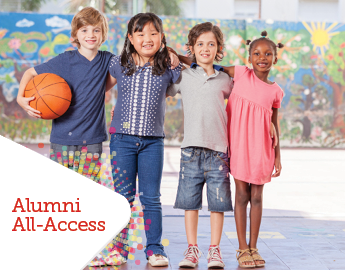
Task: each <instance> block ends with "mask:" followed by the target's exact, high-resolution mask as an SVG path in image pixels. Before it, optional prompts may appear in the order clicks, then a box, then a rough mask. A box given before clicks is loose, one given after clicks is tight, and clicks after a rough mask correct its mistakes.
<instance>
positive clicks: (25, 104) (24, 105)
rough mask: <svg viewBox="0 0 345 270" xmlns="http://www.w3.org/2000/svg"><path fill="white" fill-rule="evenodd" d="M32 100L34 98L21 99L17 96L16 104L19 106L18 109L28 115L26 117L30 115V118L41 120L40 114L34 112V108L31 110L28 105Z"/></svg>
mask: <svg viewBox="0 0 345 270" xmlns="http://www.w3.org/2000/svg"><path fill="white" fill-rule="evenodd" d="M34 99H35V97H31V98H26V97H21V96H19V95H18V96H17V102H18V104H19V105H20V107H22V108H23V109H24V111H26V112H27V113H28V115H30V116H31V117H34V118H42V117H41V115H40V114H41V112H40V111H37V110H35V109H34V108H32V107H31V106H30V105H29V102H30V101H31V100H34Z"/></svg>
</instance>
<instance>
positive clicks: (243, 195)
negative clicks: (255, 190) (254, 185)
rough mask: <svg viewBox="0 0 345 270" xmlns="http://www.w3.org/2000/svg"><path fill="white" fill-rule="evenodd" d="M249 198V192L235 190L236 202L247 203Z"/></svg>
mask: <svg viewBox="0 0 345 270" xmlns="http://www.w3.org/2000/svg"><path fill="white" fill-rule="evenodd" d="M249 199H250V193H248V192H245V191H237V190H236V204H239V205H247V204H248V202H249Z"/></svg>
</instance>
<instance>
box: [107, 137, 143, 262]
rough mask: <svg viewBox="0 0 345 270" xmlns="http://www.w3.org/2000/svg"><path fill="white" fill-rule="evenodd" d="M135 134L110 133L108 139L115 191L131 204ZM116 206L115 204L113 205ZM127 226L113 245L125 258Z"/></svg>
mask: <svg viewBox="0 0 345 270" xmlns="http://www.w3.org/2000/svg"><path fill="white" fill-rule="evenodd" d="M135 143H136V142H135V136H131V135H125V134H117V133H115V134H112V135H111V139H110V153H111V154H112V159H111V166H112V173H113V180H114V189H115V192H117V193H119V194H121V195H123V196H124V197H125V198H126V199H127V200H128V202H129V203H130V204H131V206H132V203H133V201H134V198H135V193H136V175H137V157H138V156H137V149H136V148H137V146H136V144H135ZM114 207H115V208H116V205H115V206H114ZM127 239H128V226H127V227H126V228H124V229H123V230H122V231H121V232H120V233H119V234H118V235H117V236H116V241H115V243H114V244H115V246H116V248H117V249H118V251H119V252H120V254H121V255H122V256H123V257H124V258H126V259H127V257H128V252H129V246H128V240H127Z"/></svg>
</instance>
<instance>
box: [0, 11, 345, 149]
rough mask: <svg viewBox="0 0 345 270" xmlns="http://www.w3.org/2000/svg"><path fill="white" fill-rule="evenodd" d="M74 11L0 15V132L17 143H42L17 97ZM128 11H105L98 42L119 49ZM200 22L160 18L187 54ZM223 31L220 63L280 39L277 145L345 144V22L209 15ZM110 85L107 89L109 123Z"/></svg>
mask: <svg viewBox="0 0 345 270" xmlns="http://www.w3.org/2000/svg"><path fill="white" fill-rule="evenodd" d="M72 17H73V16H72V15H58V16H57V15H49V14H32V13H0V135H2V136H6V137H8V138H11V139H12V140H15V141H17V142H35V143H37V142H48V141H49V134H50V129H51V122H50V121H46V120H34V119H32V118H30V117H29V116H28V115H27V114H26V113H25V112H24V111H23V110H22V109H21V107H20V106H19V105H18V104H17V103H16V96H17V93H18V86H19V82H20V79H21V77H22V75H23V73H24V72H25V70H26V69H28V68H30V67H33V66H35V65H37V64H40V63H42V62H44V61H47V60H49V59H50V58H52V57H54V56H56V55H58V54H59V53H62V52H63V51H65V50H74V49H76V48H75V47H73V45H71V43H70V41H71V39H70V22H71V20H72ZM129 19H130V18H129V17H122V16H118V17H116V16H110V15H109V16H108V20H109V26H110V27H109V38H108V41H107V42H106V43H105V44H104V45H103V46H102V47H101V50H108V51H110V52H113V53H114V54H119V53H120V52H121V50H122V46H123V43H124V37H125V34H126V26H127V22H128V20H129ZM203 21H205V20H201V19H200V20H193V19H183V18H175V17H166V18H163V24H164V31H165V35H166V37H167V42H168V45H169V46H171V47H172V48H175V49H176V51H178V52H180V53H183V54H185V53H186V48H185V45H184V44H185V43H186V42H187V36H188V31H189V29H190V28H191V27H192V26H194V25H195V24H197V23H200V22H203ZM210 21H211V22H213V23H214V24H216V25H218V26H219V27H220V28H221V30H222V31H223V33H224V35H225V43H226V47H225V51H226V52H225V57H224V59H223V61H222V62H221V64H222V65H238V64H240V65H241V64H248V61H247V56H248V55H247V50H246V46H245V40H247V39H253V38H256V37H259V36H260V33H261V31H262V30H267V32H268V34H269V37H270V38H271V39H272V40H274V41H276V42H282V43H283V44H285V47H284V48H283V49H281V50H279V51H278V58H279V60H278V64H277V65H276V66H275V67H274V69H273V71H272V72H271V75H272V77H271V78H270V80H273V81H276V82H277V83H278V84H279V85H280V86H281V87H282V88H283V89H284V91H285V96H284V99H283V104H282V108H281V109H280V119H279V122H280V133H281V145H282V146H286V147H337V148H340V147H341V148H344V147H345V102H344V101H345V56H344V54H345V25H343V24H338V23H318V22H297V23H294V22H272V23H266V22H263V21H244V20H210ZM116 96H117V95H116V90H113V91H112V92H108V93H107V95H106V111H107V123H108V125H109V124H110V110H111V107H112V106H113V104H116ZM167 104H168V105H167V111H166V120H165V133H166V139H167V142H168V143H171V144H179V143H180V142H181V141H182V139H183V109H182V104H181V100H180V99H178V98H168V100H167Z"/></svg>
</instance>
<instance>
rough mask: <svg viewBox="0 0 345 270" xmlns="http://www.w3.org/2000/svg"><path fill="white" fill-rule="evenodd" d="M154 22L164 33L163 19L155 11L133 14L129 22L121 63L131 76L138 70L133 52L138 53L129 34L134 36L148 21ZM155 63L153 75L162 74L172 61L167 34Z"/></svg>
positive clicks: (157, 28)
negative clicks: (167, 44)
mask: <svg viewBox="0 0 345 270" xmlns="http://www.w3.org/2000/svg"><path fill="white" fill-rule="evenodd" d="M150 22H151V23H152V24H153V26H154V27H155V28H156V30H157V31H158V32H159V33H163V24H162V20H161V19H160V18H159V17H158V16H157V15H156V14H154V13H150V12H147V13H139V14H137V15H135V16H133V17H132V18H131V19H130V21H129V23H128V28H127V33H126V40H125V44H124V46H123V50H122V52H121V65H122V66H123V67H124V70H125V72H126V73H125V74H126V75H127V76H131V75H132V74H133V73H134V72H135V71H136V69H137V68H136V65H135V61H134V59H133V56H132V54H133V53H137V51H136V50H135V48H134V46H133V45H132V43H131V42H130V40H129V38H128V34H130V35H131V36H133V33H135V32H138V31H139V32H141V31H142V30H143V28H144V26H145V25H146V24H147V23H150ZM153 62H154V65H153V67H152V74H153V75H162V74H164V72H165V70H166V69H167V66H168V63H170V57H169V52H168V49H167V46H166V39H165V36H163V38H162V44H161V49H160V50H159V51H158V52H156V54H155V55H154V59H153Z"/></svg>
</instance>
